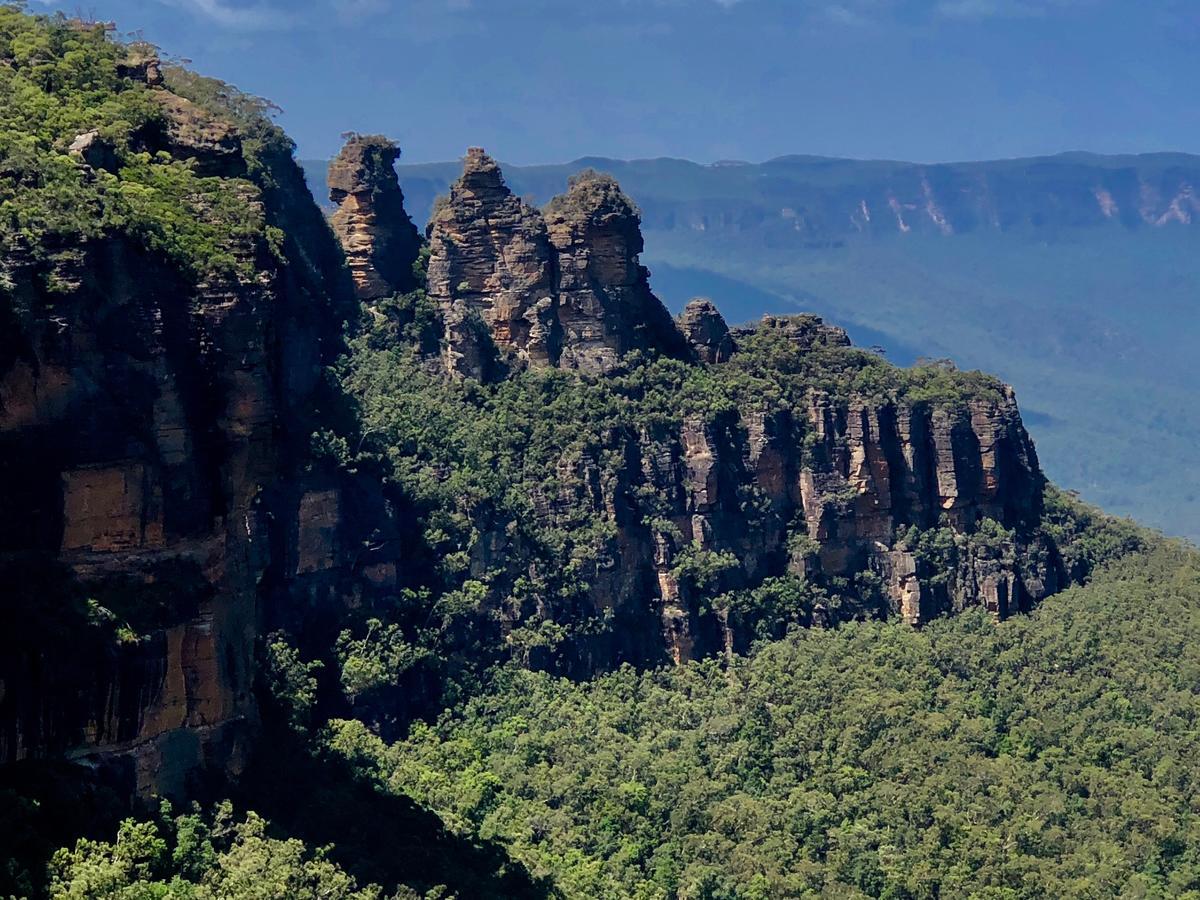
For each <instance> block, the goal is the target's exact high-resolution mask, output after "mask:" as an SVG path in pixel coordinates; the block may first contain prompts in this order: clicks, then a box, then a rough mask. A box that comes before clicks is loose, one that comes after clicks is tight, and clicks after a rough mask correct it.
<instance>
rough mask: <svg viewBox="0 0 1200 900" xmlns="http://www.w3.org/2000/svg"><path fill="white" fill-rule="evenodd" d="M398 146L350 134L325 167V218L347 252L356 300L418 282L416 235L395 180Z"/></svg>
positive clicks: (399, 290) (403, 289) (418, 242)
mask: <svg viewBox="0 0 1200 900" xmlns="http://www.w3.org/2000/svg"><path fill="white" fill-rule="evenodd" d="M399 158H400V148H399V147H397V146H396V145H395V144H394V143H393V142H392V141H390V140H388V139H387V138H384V137H379V136H372V135H358V134H353V135H351V136H350V137H349V139H348V140H347V141H346V144H345V146H344V147H343V148H342V152H341V153H339V154H338V157H337V159H335V160H334V161H333V163H332V164H330V166H329V199H330V200H331V201H332V202H333V203H334V205H335V207H336V209H335V210H334V213H333V215H332V217H331V218H330V224H331V225H332V226H333V230H334V233H335V234H336V235H337V237H338V239H339V240H340V241H341V244H342V248H343V249H344V250H345V252H346V264H347V266H349V268H350V274H351V276H352V277H353V278H354V287H355V291H356V293H357V294H358V297H359V299H360V300H367V301H370V300H378V299H381V298H383V297H387V296H390V295H392V294H403V293H407V292H408V291H411V290H412V289H413V288H415V287H417V283H416V277H415V275H414V273H413V263H414V262H416V259H417V251H418V250H419V249H420V245H421V236H420V233H419V232H418V231H417V228H416V226H415V225H413V223H412V220H411V219H410V218H409V217H408V213H407V212H405V210H404V194H403V193H401V191H400V184H399V182H398V181H397V180H396V171H395V165H396V160H397V159H399Z"/></svg>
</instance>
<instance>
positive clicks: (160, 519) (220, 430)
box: [0, 76, 398, 794]
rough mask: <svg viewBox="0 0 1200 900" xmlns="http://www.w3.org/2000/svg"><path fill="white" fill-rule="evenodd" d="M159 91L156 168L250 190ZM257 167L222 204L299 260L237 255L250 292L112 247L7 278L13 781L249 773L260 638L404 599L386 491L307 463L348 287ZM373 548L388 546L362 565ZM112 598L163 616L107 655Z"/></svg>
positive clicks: (170, 779)
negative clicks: (107, 764) (237, 200)
mask: <svg viewBox="0 0 1200 900" xmlns="http://www.w3.org/2000/svg"><path fill="white" fill-rule="evenodd" d="M147 77H149V76H147ZM152 96H154V97H155V98H157V102H160V103H161V104H162V105H163V108H164V110H165V111H166V112H167V114H168V118H169V120H170V122H171V123H172V125H171V133H170V134H169V135H166V136H165V137H164V141H165V143H164V145H163V146H162V147H161V148H160V149H166V150H168V152H174V153H176V155H177V156H178V158H181V159H189V160H196V162H197V165H199V166H200V167H201V168H202V169H204V170H206V171H210V172H214V173H220V174H223V175H229V174H230V173H235V174H239V173H245V170H246V166H245V160H244V159H243V158H242V156H241V150H240V148H241V138H240V136H239V134H238V133H237V130H236V128H235V127H234V126H233V125H232V124H230V123H228V122H222V121H220V120H218V119H216V118H214V117H213V116H212V115H210V114H209V113H207V112H203V111H201V110H200V109H199V108H198V107H196V106H195V105H194V104H191V103H189V102H188V101H186V100H184V99H183V98H181V97H177V96H175V95H173V94H171V93H170V92H169V91H167V90H165V89H162V90H156V91H155V92H154V93H153V95H152ZM89 146H90V145H89ZM86 149H87V148H86V147H83V148H82V149H81V150H80V152H81V153H82V152H84V150H86ZM260 159H261V162H262V164H263V165H266V166H269V167H270V174H269V178H266V179H264V181H265V183H266V186H259V185H256V184H254V183H251V182H250V181H249V180H245V179H243V178H231V179H230V180H229V182H228V189H229V190H231V191H239V192H243V193H244V194H245V196H246V198H247V201H248V202H251V203H256V204H259V206H260V209H261V210H262V212H263V213H264V216H265V217H266V218H267V219H268V220H269V221H273V222H275V223H277V224H278V225H279V227H280V228H281V230H282V231H283V233H284V235H285V238H284V244H283V247H282V250H283V252H284V253H285V254H287V261H286V262H282V261H280V260H279V259H278V256H277V254H276V253H275V252H272V251H271V250H270V249H269V248H268V247H267V246H266V245H265V240H263V239H260V238H255V237H246V238H239V239H234V240H231V241H230V242H229V245H228V246H226V247H223V248H222V250H223V251H225V252H227V253H229V254H231V255H232V256H234V257H236V258H237V259H238V260H239V261H241V262H243V263H246V264H247V265H246V266H245V267H242V268H250V269H253V270H254V272H255V274H254V275H253V276H252V277H246V278H242V277H239V276H233V275H230V276H222V277H217V276H213V277H210V278H209V279H206V280H203V281H200V282H199V283H197V282H196V281H195V280H194V279H193V277H192V276H191V275H190V273H187V272H183V271H181V270H180V269H179V268H178V267H177V265H176V264H175V263H173V262H172V261H171V260H170V259H169V258H166V257H163V256H160V255H157V254H155V253H152V252H149V251H147V250H146V249H144V248H143V247H141V246H140V245H139V244H138V243H137V242H135V241H133V240H129V239H126V238H124V237H121V236H110V237H105V238H98V239H95V240H91V241H83V240H80V241H79V242H78V243H76V244H73V245H64V246H60V247H58V248H55V250H54V252H53V253H52V254H49V255H48V258H46V259H45V260H44V261H42V262H34V261H32V259H26V258H24V257H23V256H22V255H21V254H20V253H11V254H6V255H5V258H4V259H3V261H0V268H2V269H3V275H4V279H5V291H4V296H3V298H0V316H3V317H4V320H5V329H4V337H3V339H2V340H0V507H3V509H4V510H5V516H4V518H3V521H0V569H2V570H3V572H4V573H5V576H6V583H8V584H9V585H10V587H12V588H13V590H9V591H7V592H6V594H5V596H4V598H3V600H2V601H0V764H2V763H7V762H12V761H14V760H21V759H27V758H44V757H53V756H72V757H78V758H82V757H89V756H101V757H108V756H114V755H116V756H121V757H125V758H127V759H128V760H129V761H131V763H132V765H131V766H130V767H129V771H131V772H132V773H133V776H134V778H135V780H136V784H133V785H131V786H130V787H131V788H132V789H136V790H137V791H139V792H141V793H144V794H150V793H153V792H167V793H171V792H175V791H181V790H182V789H183V787H184V786H185V784H186V782H187V781H188V779H189V778H190V777H191V776H192V775H193V774H194V772H195V770H196V768H197V767H200V766H206V765H212V766H214V767H217V768H218V769H223V770H225V771H233V770H236V768H237V767H238V766H239V765H240V764H241V760H242V759H243V758H244V754H245V751H246V748H247V746H248V741H249V740H250V739H251V737H252V736H253V734H254V732H255V728H256V723H257V717H258V710H257V706H256V703H255V698H254V692H253V686H254V680H255V661H254V660H255V641H256V639H257V637H258V636H259V628H260V627H261V626H262V625H264V624H266V625H268V626H269V625H270V623H271V622H272V621H276V620H277V619H278V617H279V616H280V615H281V614H282V613H283V612H285V611H287V610H291V609H297V608H298V609H303V608H306V604H301V603H293V602H290V598H292V597H295V596H303V597H304V598H305V599H307V600H311V599H314V598H325V597H332V598H338V599H339V600H340V598H347V597H352V596H355V595H356V593H357V592H360V591H362V590H367V589H371V588H377V589H379V590H389V589H390V588H392V587H394V584H395V578H396V572H397V566H396V565H395V554H396V553H397V552H398V551H397V550H395V549H394V548H395V547H396V542H395V541H394V540H389V539H388V535H389V532H388V528H389V524H388V520H387V518H386V516H383V515H379V516H376V515H375V513H374V510H375V508H374V507H373V506H372V504H378V503H380V502H381V501H379V500H378V497H377V495H378V493H379V491H378V488H377V486H376V488H375V489H374V490H366V489H365V488H363V487H361V486H357V485H356V484H355V483H354V482H353V481H352V480H350V479H348V478H346V477H344V476H341V475H338V474H336V473H323V472H322V471H321V470H320V469H319V467H318V468H317V469H315V470H314V467H312V466H309V465H308V464H307V460H308V459H309V457H308V453H309V450H308V448H309V441H310V437H311V434H312V431H313V428H314V425H316V424H317V422H316V420H315V419H314V413H313V408H314V405H315V404H314V397H315V392H316V391H317V390H318V388H319V387H320V385H321V380H322V369H323V366H325V365H327V364H328V363H330V362H332V360H333V358H334V354H335V353H336V352H337V350H338V346H339V345H338V342H337V336H338V335H339V334H340V333H341V330H342V323H343V318H344V315H345V314H346V313H347V311H348V309H349V306H350V304H351V303H352V302H353V287H352V284H351V281H350V279H349V277H348V276H347V274H346V272H345V270H344V268H342V266H341V255H340V253H339V252H338V250H337V247H336V244H335V242H334V241H333V238H332V235H330V233H329V230H328V228H327V226H326V225H325V223H324V221H323V220H322V217H321V214H320V211H319V210H318V209H317V208H316V206H315V204H313V202H312V200H311V196H310V195H309V194H308V193H307V190H306V187H305V184H304V180H303V175H302V173H301V171H300V169H299V167H298V166H297V165H296V163H295V161H294V160H293V159H292V158H291V155H290V153H287V152H286V151H284V152H278V153H276V152H275V151H273V150H271V149H269V148H268V149H266V150H264V152H263V155H262V156H261V157H260ZM51 283H52V284H53V285H54V286H55V290H53V292H51V291H50V290H49V289H48V287H47V285H48V284H51ZM348 497H353V499H354V503H353V510H354V515H350V514H348V513H347V509H349V508H350V507H351V503H350V502H349V500H348V499H347V498H348ZM363 530H366V532H367V534H377V535H379V536H380V537H379V545H380V546H381V547H392V548H393V549H392V550H390V551H388V550H379V551H375V550H370V551H367V552H365V553H364V552H363V550H362V548H363V544H364V540H363V538H364V534H363ZM351 547H353V548H356V551H355V555H353V556H351V555H350V554H349V553H348V552H347V550H346V548H351ZM389 554H390V555H389ZM368 571H369V573H370V574H367V573H368ZM18 588H20V589H24V588H28V590H27V592H26V593H27V595H18V591H17V589H18ZM109 595H111V596H112V597H113V598H115V599H114V602H117V603H124V604H126V606H127V614H130V615H132V614H134V613H137V612H139V611H149V612H152V613H154V615H155V618H152V619H150V620H148V621H146V622H141V623H134V624H133V626H132V627H133V629H134V631H135V632H136V636H133V635H130V634H126V635H125V637H124V639H122V640H117V639H116V638H115V637H114V636H113V633H112V632H111V630H109V631H106V630H105V627H102V624H103V622H102V621H101V624H97V622H95V621H92V620H90V619H89V618H88V614H87V612H86V610H87V604H86V603H85V602H84V601H85V600H86V598H89V597H101V598H104V597H107V596H109ZM143 598H146V599H143ZM47 610H52V611H53V616H54V617H53V619H52V622H53V627H47V628H37V627H33V623H31V621H30V620H31V617H32V616H35V615H49V613H48V612H47ZM156 610H161V612H155V611H156Z"/></svg>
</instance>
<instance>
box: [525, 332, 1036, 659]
mask: <svg viewBox="0 0 1200 900" xmlns="http://www.w3.org/2000/svg"><path fill="white" fill-rule="evenodd" d="M760 329H762V330H764V331H773V332H782V333H783V334H785V335H787V336H788V337H789V339H795V340H807V341H808V342H809V343H807V344H803V345H802V346H803V347H804V348H805V349H806V350H814V349H819V348H820V347H821V346H822V345H823V343H824V342H826V341H833V342H834V343H838V344H840V343H841V337H840V335H839V334H838V333H837V332H836V330H834V329H830V328H829V326H825V325H823V324H822V323H821V322H820V320H819V319H817V318H816V317H809V316H802V317H795V318H794V319H791V320H787V319H783V318H773V319H771V320H770V321H769V322H766V323H764V324H763V325H762V326H760ZM805 336H806V337H805ZM748 352H749V351H748ZM598 437H599V436H598ZM603 459H608V460H610V461H611V460H613V459H618V460H622V461H623V462H622V463H621V464H620V465H619V466H618V468H617V469H616V470H615V471H613V470H611V469H610V470H609V471H608V473H607V474H602V472H603V466H602V463H601V460H603ZM564 462H569V464H570V467H569V474H570V475H571V476H572V477H571V478H566V477H564V475H563V474H562V473H560V476H559V480H560V482H562V483H575V484H580V485H590V486H591V487H590V488H588V489H587V490H584V491H582V492H575V493H571V494H567V495H563V496H561V497H558V498H546V500H545V501H543V502H541V503H539V504H538V508H539V509H541V510H544V515H545V516H547V517H548V519H549V520H550V523H551V524H555V525H560V526H562V527H566V523H567V522H568V521H578V520H581V519H583V520H587V521H590V522H606V523H608V524H609V526H610V527H611V528H612V530H613V533H614V535H615V536H614V537H613V538H612V540H611V541H610V542H609V544H608V550H607V552H606V553H604V554H602V557H601V559H602V562H601V563H600V564H599V565H598V566H597V568H596V570H595V571H588V572H585V573H583V574H582V575H581V578H582V580H583V581H584V582H585V583H586V584H587V585H588V597H589V601H590V603H591V604H592V605H593V607H594V609H595V610H596V611H597V614H601V613H603V611H606V610H608V611H612V614H614V615H615V616H616V619H617V621H618V623H619V624H618V625H617V626H616V627H615V628H614V631H613V634H612V635H609V636H608V637H607V638H605V639H603V640H598V642H597V644H596V645H595V646H591V647H585V648H584V649H582V650H581V651H580V654H581V656H580V659H579V660H578V661H577V663H576V664H577V665H579V666H580V667H581V669H582V670H583V671H590V670H591V669H592V668H593V667H595V666H597V665H598V664H599V665H603V663H602V662H600V663H598V661H603V660H610V659H612V658H617V659H629V658H638V657H639V654H645V655H648V656H649V657H650V658H651V659H655V658H659V656H658V655H660V654H662V655H666V656H667V657H668V658H673V659H676V660H685V659H689V658H693V657H695V656H698V655H706V654H710V653H713V652H717V651H719V650H721V649H722V648H725V649H727V650H742V649H745V648H746V647H747V646H748V645H749V642H750V640H751V639H752V637H753V635H756V634H758V635H761V634H763V633H778V632H773V630H775V629H779V628H782V627H784V623H783V621H782V620H781V619H779V618H777V617H779V616H780V610H779V609H777V608H774V607H772V606H771V604H770V601H769V600H763V599H761V597H760V598H759V599H756V600H754V601H753V602H750V601H748V600H742V601H740V602H734V603H733V604H732V605H731V606H727V607H722V606H720V605H719V604H718V605H714V601H713V598H714V597H726V598H730V597H736V596H738V595H739V592H740V593H742V594H745V592H754V591H762V590H765V589H767V588H764V585H767V586H769V585H771V584H775V583H777V580H778V579H783V578H786V577H788V576H798V577H799V578H800V579H801V582H802V583H805V584H808V585H824V586H825V587H824V588H823V589H822V590H825V591H827V594H826V596H825V598H824V599H817V600H814V601H813V602H812V603H811V605H809V606H808V607H806V608H805V609H804V611H803V612H802V613H801V612H799V611H797V609H795V608H793V609H792V612H791V615H792V616H793V618H792V621H800V622H801V623H802V624H807V625H822V624H830V623H833V622H835V621H836V620H838V619H842V618H847V617H873V616H894V617H899V618H902V619H903V620H905V621H907V622H909V623H911V624H914V625H917V624H921V623H923V622H926V621H928V620H929V619H930V618H934V617H937V616H939V615H943V614H945V613H950V612H955V611H959V610H962V609H965V608H967V607H971V606H982V607H984V608H986V609H988V610H989V611H990V612H991V613H992V614H993V615H995V616H996V617H997V618H1004V617H1007V616H1009V615H1012V614H1013V613H1016V612H1018V611H1021V610H1026V609H1028V608H1030V607H1031V606H1032V605H1033V604H1034V603H1036V602H1037V601H1039V600H1041V599H1042V598H1044V597H1045V596H1047V595H1049V594H1051V593H1054V592H1055V591H1057V590H1058V589H1059V587H1060V580H1059V572H1058V565H1057V563H1056V561H1055V560H1056V556H1055V550H1054V548H1053V546H1052V544H1051V542H1050V541H1049V539H1048V538H1047V537H1046V536H1045V535H1044V533H1043V532H1042V531H1041V530H1040V520H1041V515H1042V484H1043V478H1042V475H1041V472H1040V470H1039V467H1038V461H1037V455H1036V453H1035V451H1034V448H1033V445H1032V442H1031V441H1030V439H1029V436H1028V435H1027V433H1026V431H1025V429H1024V427H1023V425H1022V423H1021V419H1020V414H1019V412H1018V410H1017V406H1016V401H1015V399H1014V397H1013V395H1012V392H1011V390H1009V389H1005V388H1003V387H1001V386H996V387H995V388H989V389H987V390H980V391H979V393H978V395H977V396H973V397H971V398H969V399H966V400H963V401H959V400H955V399H950V398H947V399H946V400H939V401H928V400H923V401H904V400H897V399H883V400H880V399H871V398H867V397H854V396H849V397H833V396H830V395H828V394H825V393H823V392H821V391H820V390H813V391H811V392H810V393H809V395H808V399H807V401H806V404H805V406H804V407H803V408H801V409H796V410H794V411H788V410H787V409H786V408H783V407H778V406H771V405H770V404H768V403H767V402H766V401H765V400H764V402H763V404H762V405H761V406H753V405H751V406H748V407H746V408H743V409H739V410H737V411H736V412H731V411H725V412H719V413H716V414H714V415H712V416H704V415H694V416H688V417H685V418H684V419H683V421H682V422H681V424H680V425H679V427H678V428H670V427H665V426H663V427H657V428H654V429H643V430H640V431H627V430H625V431H614V432H611V433H609V434H607V435H605V436H603V438H602V439H600V441H599V443H598V444H597V445H596V446H595V447H594V448H593V449H592V450H589V451H588V452H586V453H585V454H584V455H583V456H582V457H579V458H577V459H573V460H564ZM610 465H611V463H610ZM580 504H582V508H581V507H580ZM560 517H561V518H560ZM698 560H700V561H701V562H699V563H698V562H697V561H698ZM704 560H707V562H704ZM722 560H723V562H721V561H722ZM718 562H719V563H720V564H719V565H717V563H718ZM710 565H712V566H715V568H714V569H712V572H716V573H717V574H716V575H711V572H710V575H711V577H714V578H716V580H715V581H712V580H710V581H708V582H707V583H699V582H698V581H697V580H696V579H697V576H696V574H695V573H696V572H697V571H703V570H704V569H705V567H706V566H710ZM746 596H749V595H746ZM756 596H757V595H756ZM646 597H650V598H653V604H652V610H654V612H653V614H652V615H651V616H650V618H647V617H646V616H647V611H646V610H645V607H644V603H645V598H646ZM793 602H794V601H793ZM654 618H657V621H652V619H654ZM764 629H765V631H764ZM647 634H650V635H655V634H656V635H658V637H659V641H660V643H658V644H655V643H653V642H649V643H648V642H647V640H646V635H647ZM605 641H608V643H605ZM614 642H615V643H614Z"/></svg>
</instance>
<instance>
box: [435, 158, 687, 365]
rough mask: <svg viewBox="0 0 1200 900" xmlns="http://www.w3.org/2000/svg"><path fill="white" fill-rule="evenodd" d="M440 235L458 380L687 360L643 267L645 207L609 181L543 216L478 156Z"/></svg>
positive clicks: (443, 295)
mask: <svg viewBox="0 0 1200 900" xmlns="http://www.w3.org/2000/svg"><path fill="white" fill-rule="evenodd" d="M428 233H429V245H430V251H431V253H430V258H429V280H428V293H429V296H430V297H431V298H432V299H434V300H435V301H436V302H437V304H438V306H439V308H440V310H441V313H442V317H443V321H444V323H445V329H446V331H445V355H446V367H447V369H448V370H449V371H451V372H453V373H455V374H458V375H466V376H470V377H474V378H487V377H491V376H492V375H493V374H495V373H497V372H503V371H505V370H507V369H510V368H513V367H516V368H523V367H527V366H559V367H562V368H571V369H581V370H584V371H590V372H603V371H607V370H609V369H611V368H612V367H613V366H614V365H615V364H616V362H617V360H618V359H619V358H620V357H621V356H623V355H624V354H625V353H627V352H629V351H630V350H634V349H641V350H651V349H653V350H655V351H658V352H665V353H670V354H677V355H686V354H687V348H686V345H685V343H684V342H683V340H682V338H681V336H680V334H679V332H678V331H677V329H676V328H675V326H674V324H673V323H672V322H671V318H670V315H669V314H668V313H667V311H666V309H665V308H664V307H663V306H662V304H661V303H660V302H659V301H658V298H656V297H655V296H654V295H653V294H652V293H651V291H650V286H649V281H648V275H649V273H648V272H647V271H646V269H645V268H644V267H642V266H641V265H640V264H639V263H638V255H639V254H640V253H641V252H642V235H641V230H640V227H639V220H638V213H637V210H636V208H635V207H634V205H633V203H632V202H631V201H630V200H629V198H628V197H626V196H625V195H624V194H623V193H622V192H621V190H620V188H619V187H618V186H617V184H616V182H615V181H613V180H612V179H611V178H609V177H607V176H603V175H598V174H595V173H585V174H584V175H581V176H580V177H579V178H577V179H574V180H573V181H572V185H571V188H570V190H569V191H568V192H567V193H566V194H565V195H563V196H562V197H557V198H555V199H554V200H553V201H551V203H550V204H549V205H548V206H547V207H546V210H545V212H544V214H543V213H541V212H539V211H538V210H535V209H533V208H532V207H530V206H529V205H528V204H526V203H524V202H523V201H521V200H520V199H518V198H517V197H514V196H513V194H512V193H511V191H509V189H508V187H507V186H506V185H505V184H504V180H503V178H502V176H501V173H500V168H499V166H497V165H496V163H495V161H494V160H492V159H491V158H490V157H489V156H487V155H486V154H485V153H484V152H483V151H482V150H480V149H478V148H473V149H471V150H470V151H469V152H468V154H467V158H466V163H465V166H464V169H463V174H462V176H461V177H460V178H459V179H458V180H457V181H456V182H455V183H454V184H452V185H451V186H450V192H449V196H448V197H447V199H446V200H445V201H444V202H443V203H441V204H440V205H439V206H438V208H437V209H436V210H435V211H434V214H433V217H432V218H431V219H430V222H429V227H428Z"/></svg>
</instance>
